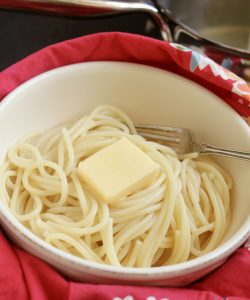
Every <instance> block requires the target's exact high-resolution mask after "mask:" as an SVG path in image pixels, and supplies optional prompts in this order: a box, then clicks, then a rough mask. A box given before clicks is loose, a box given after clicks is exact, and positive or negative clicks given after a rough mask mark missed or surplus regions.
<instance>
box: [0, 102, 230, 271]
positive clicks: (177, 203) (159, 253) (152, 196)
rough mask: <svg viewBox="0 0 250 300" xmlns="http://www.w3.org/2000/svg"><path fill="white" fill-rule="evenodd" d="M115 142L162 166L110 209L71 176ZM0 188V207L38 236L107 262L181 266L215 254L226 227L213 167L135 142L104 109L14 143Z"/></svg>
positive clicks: (222, 175) (220, 183)
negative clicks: (125, 143) (127, 144)
mask: <svg viewBox="0 0 250 300" xmlns="http://www.w3.org/2000/svg"><path fill="white" fill-rule="evenodd" d="M121 138H125V139H126V140H128V141H129V142H130V143H132V144H133V145H134V146H135V147H136V148H137V149H139V150H140V151H142V152H143V153H144V154H145V155H146V156H147V157H148V158H150V160H152V162H153V163H154V164H157V166H158V167H159V168H158V171H157V173H156V175H155V176H154V177H153V179H152V180H151V182H150V183H148V184H147V185H146V186H144V187H143V188H142V187H141V188H139V189H138V190H136V191H133V192H132V193H131V192H130V193H128V194H126V196H123V197H121V199H118V201H115V202H111V203H109V202H107V201H106V202H105V201H102V198H101V197H98V196H96V194H95V193H93V189H91V188H90V186H89V185H88V184H87V183H86V182H84V181H83V180H82V179H81V177H80V176H79V172H78V171H77V169H78V165H79V163H81V162H84V161H86V160H87V159H89V158H91V157H92V156H94V155H96V154H97V153H99V152H100V151H102V150H103V149H107V148H108V147H110V146H111V145H113V144H115V143H116V142H117V141H118V140H119V139H121ZM107 175H108V174H107ZM0 182H1V188H0V193H1V197H0V198H1V200H2V201H4V203H5V205H6V206H7V207H9V209H10V210H11V212H12V213H13V214H14V216H15V217H16V218H17V219H18V220H19V221H20V222H21V223H22V224H23V225H24V226H26V227H27V228H28V229H29V230H30V231H32V232H33V233H34V234H35V235H37V236H39V237H40V238H41V239H43V240H45V241H46V242H47V243H50V244H51V245H53V246H55V247H57V248H59V249H60V250H62V251H65V252H67V253H70V254H72V255H76V256H80V257H82V258H84V259H87V260H91V261H95V262H99V263H104V264H111V265H116V266H126V267H139V268H140V267H142V268H143V267H157V266H163V265H170V264H176V263H180V262H185V261H187V260H189V259H193V258H195V257H197V256H200V255H203V254H205V253H208V252H210V251H212V250H213V249H215V248H216V247H217V246H218V245H219V243H220V242H221V240H222V237H223V235H224V233H225V230H226V226H227V224H228V222H229V215H230V189H231V187H232V182H231V179H230V176H229V175H228V174H227V173H226V172H225V171H224V170H223V169H222V168H221V167H220V166H218V165H217V164H215V163H214V162H213V161H211V160H210V159H208V158H200V157H196V158H190V157H188V156H187V157H186V158H184V159H182V160H180V159H179V158H178V156H177V154H176V153H175V152H174V151H173V150H172V149H170V148H168V147H166V146H163V145H160V144H157V143H153V142H150V141H146V140H145V139H144V138H143V137H141V136H139V135H138V134H137V133H136V129H135V127H134V125H133V123H132V121H131V120H130V119H129V117H128V116H127V115H126V114H125V113H124V112H122V111H121V110H119V109H117V108H115V107H111V106H106V105H102V106H99V107H97V108H95V109H94V110H93V111H92V112H91V113H90V114H89V115H86V116H84V117H82V118H81V119H80V120H78V121H77V122H74V123H73V122H72V123H70V124H67V125H65V126H64V127H59V128H55V129H52V130H49V131H48V132H45V133H43V134H34V135H29V136H27V137H25V138H23V139H21V140H20V141H19V142H18V143H17V144H16V145H14V146H13V147H11V149H10V150H9V151H8V154H7V158H6V161H5V163H4V164H3V165H2V167H1V169H0Z"/></svg>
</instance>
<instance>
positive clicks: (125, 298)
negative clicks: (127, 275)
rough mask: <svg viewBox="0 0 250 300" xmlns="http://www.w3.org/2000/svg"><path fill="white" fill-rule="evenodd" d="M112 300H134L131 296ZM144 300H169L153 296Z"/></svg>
mask: <svg viewBox="0 0 250 300" xmlns="http://www.w3.org/2000/svg"><path fill="white" fill-rule="evenodd" d="M112 300H136V299H135V298H134V297H133V296H131V295H127V296H125V297H123V298H121V297H114V298H113V299H112ZM145 300H170V299H169V298H156V297H155V296H148V297H147V298H145Z"/></svg>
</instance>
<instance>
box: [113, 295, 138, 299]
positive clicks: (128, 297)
mask: <svg viewBox="0 0 250 300" xmlns="http://www.w3.org/2000/svg"><path fill="white" fill-rule="evenodd" d="M112 300H135V298H134V297H133V296H131V295H128V296H125V297H123V298H121V297H114V298H113V299H112Z"/></svg>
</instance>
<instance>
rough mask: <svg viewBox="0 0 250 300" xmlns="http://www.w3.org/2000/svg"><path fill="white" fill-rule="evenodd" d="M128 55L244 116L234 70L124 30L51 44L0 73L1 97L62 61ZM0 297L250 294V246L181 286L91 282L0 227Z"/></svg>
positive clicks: (245, 99) (244, 92) (243, 89)
mask: <svg viewBox="0 0 250 300" xmlns="http://www.w3.org/2000/svg"><path fill="white" fill-rule="evenodd" d="M87 61H127V62H135V63H140V64H146V65H150V66H155V67H158V68H161V69H165V70H169V71H171V72H174V73H177V74H180V75H182V76H185V77H187V78H189V79H191V80H193V81H195V82H197V83H199V84H201V85H203V86H204V87H206V88H207V89H209V90H211V91H212V92H214V93H215V94H217V95H218V96H219V97H221V98H222V99H223V100H224V101H225V102H227V103H228V104H229V105H231V106H232V107H233V108H234V109H235V110H236V111H237V112H238V113H239V114H241V115H242V117H244V118H245V119H246V120H248V121H249V118H250V102H249V100H250V89H249V88H248V86H247V85H246V83H245V82H244V81H243V80H242V79H240V78H238V77H237V76H236V75H234V74H232V73H230V72H229V71H227V70H225V69H223V68H222V67H220V66H219V65H217V64H215V63H214V62H213V61H212V60H209V59H207V58H205V57H203V56H201V55H199V54H198V53H196V52H193V51H191V50H189V49H187V48H185V47H183V46H180V45H176V44H169V43H166V42H161V41H158V40H154V39H150V38H146V37H142V36H137V35H131V34H125V33H101V34H95V35H90V36H86V37H81V38H77V39H73V40H70V41H65V42H62V43H59V44H55V45H52V46H50V47H47V48H45V49H43V50H41V51H38V52H36V53H35V54H33V55H30V56H29V57H27V58H25V59H23V60H22V61H20V62H18V63H16V64H15V65H13V66H11V67H9V68H8V69H6V70H5V71H3V72H1V73H0V99H2V98H3V97H4V96H6V95H7V94H8V93H9V92H11V91H12V90H13V89H15V88H16V87H17V86H18V85H20V84H21V83H23V82H25V81H27V80H28V79H30V78H32V77H34V76H36V75H38V74H40V73H43V72H45V71H48V70H51V69H53V68H57V67H60V66H63V65H68V64H73V63H78V62H87ZM0 250H1V254H0V300H12V299H18V300H23V299H34V300H45V299H46V300H47V299H53V300H56V299H60V300H64V299H69V300H82V299H100V300H101V299H103V300H106V299H107V300H137V299H139V300H167V299H168V300H185V299H193V300H196V299H197V300H198V299H199V300H200V299H201V300H202V299H206V300H210V299H211V300H212V299H213V300H215V299H218V300H219V299H227V300H233V299H234V300H236V299H250V248H249V247H242V248H240V249H239V250H238V251H236V253H235V254H234V255H233V256H231V258H230V259H229V260H228V261H227V262H226V263H225V264H224V265H223V266H222V267H220V268H219V269H217V270H216V271H214V272H213V273H211V274H210V275H208V276H206V277H205V278H203V279H202V280H200V281H198V282H196V283H194V284H192V285H190V286H188V287H185V288H168V287H139V286H117V285H94V284H88V283H76V282H72V281H68V280H66V279H65V278H64V277H63V276H62V275H60V274H59V273H58V272H57V271H55V270H54V269H53V268H52V267H50V266H49V265H47V264H46V263H44V262H43V261H41V260H39V259H38V258H36V257H33V256H32V255H30V254H27V253H25V252H24V251H22V250H21V249H19V248H18V247H16V246H15V245H13V244H12V242H11V241H9V240H8V238H7V237H6V236H5V235H4V233H2V232H0Z"/></svg>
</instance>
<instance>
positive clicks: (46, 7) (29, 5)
mask: <svg viewBox="0 0 250 300" xmlns="http://www.w3.org/2000/svg"><path fill="white" fill-rule="evenodd" d="M0 8H4V9H16V10H27V11H36V12H45V13H50V14H61V15H65V16H83V17H90V16H100V15H109V14H117V13H127V12H144V13H147V14H149V15H150V16H151V17H152V18H153V19H154V20H155V22H156V23H157V25H158V26H159V29H160V32H161V35H162V39H163V40H165V41H172V38H171V34H170V31H169V28H168V25H167V24H166V22H165V21H164V19H163V17H162V16H161V14H160V13H159V11H158V9H157V8H156V6H155V5H154V3H153V2H152V1H151V0H137V1H136V0H127V1H116V0H107V1H106V0H12V1H9V0H4V1H0Z"/></svg>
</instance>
